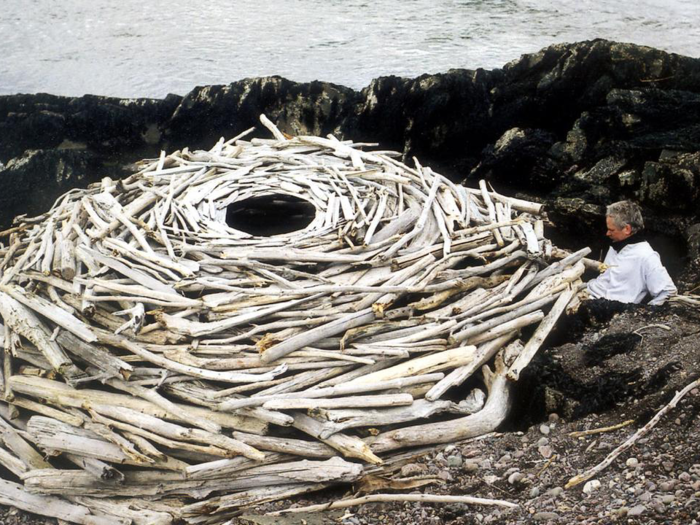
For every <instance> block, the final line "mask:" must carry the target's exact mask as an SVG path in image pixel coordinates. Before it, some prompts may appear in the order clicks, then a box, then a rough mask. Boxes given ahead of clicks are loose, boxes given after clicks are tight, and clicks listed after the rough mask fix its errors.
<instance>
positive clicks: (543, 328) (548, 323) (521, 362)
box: [508, 288, 576, 381]
mask: <svg viewBox="0 0 700 525" xmlns="http://www.w3.org/2000/svg"><path fill="white" fill-rule="evenodd" d="M575 293H576V291H575V290H573V289H571V288H569V289H568V290H566V291H565V292H563V293H562V294H561V295H560V296H559V299H557V301H556V302H555V303H554V306H552V309H551V310H550V312H549V313H548V314H547V317H546V318H545V319H544V320H543V321H542V323H540V325H539V326H538V327H537V330H535V333H534V334H533V335H532V337H531V338H530V340H529V341H528V342H527V343H526V344H525V347H524V348H523V351H522V352H521V353H520V355H519V356H518V357H517V359H516V360H515V362H514V363H513V364H512V365H511V367H510V370H508V379H509V380H511V381H517V380H518V378H519V377H520V373H521V372H522V371H523V369H524V368H525V367H526V366H527V365H528V364H529V363H530V361H531V360H532V358H533V357H534V356H535V354H536V353H537V350H539V348H540V346H541V345H542V343H543V342H544V340H545V338H546V337H547V336H548V335H549V332H551V331H552V328H554V324H555V323H556V322H557V320H558V319H559V316H560V315H561V314H562V313H563V312H564V310H565V309H566V306H567V305H568V304H569V301H571V299H572V298H573V296H574V294H575Z"/></svg>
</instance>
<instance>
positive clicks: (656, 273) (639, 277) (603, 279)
mask: <svg viewBox="0 0 700 525" xmlns="http://www.w3.org/2000/svg"><path fill="white" fill-rule="evenodd" d="M604 263H605V264H606V265H607V266H608V269H607V270H605V272H603V273H602V274H601V275H600V277H597V278H596V279H593V280H591V281H589V282H588V285H587V288H588V293H589V294H590V296H591V297H593V298H594V299H609V300H611V301H620V302H622V303H640V302H642V300H644V297H646V295H647V293H648V294H649V295H651V301H649V304H662V303H663V302H664V301H666V299H668V298H669V297H670V296H672V295H675V294H676V292H677V290H676V286H675V285H674V284H673V281H672V280H671V277H670V276H669V275H668V272H667V271H666V268H664V266H663V264H661V259H660V258H659V254H658V253H656V252H655V251H654V250H653V248H652V247H651V246H649V243H648V242H646V241H641V242H636V243H629V244H626V245H625V246H624V247H622V248H621V249H620V251H619V252H618V251H616V250H615V249H614V248H613V247H610V249H609V250H608V253H607V255H606V256H605V261H604Z"/></svg>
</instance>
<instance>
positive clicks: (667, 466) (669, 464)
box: [661, 461, 673, 472]
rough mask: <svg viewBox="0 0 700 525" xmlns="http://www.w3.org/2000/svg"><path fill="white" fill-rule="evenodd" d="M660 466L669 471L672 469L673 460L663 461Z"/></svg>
mask: <svg viewBox="0 0 700 525" xmlns="http://www.w3.org/2000/svg"><path fill="white" fill-rule="evenodd" d="M661 466H662V467H663V468H665V469H666V471H667V472H671V471H672V470H673V461H663V462H662V463H661Z"/></svg>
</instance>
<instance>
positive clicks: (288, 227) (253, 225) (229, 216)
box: [226, 195, 316, 236]
mask: <svg viewBox="0 0 700 525" xmlns="http://www.w3.org/2000/svg"><path fill="white" fill-rule="evenodd" d="M315 216H316V208H315V207H314V206H313V205H312V204H310V203H309V202H307V201H305V200H304V199H300V198H298V197H293V196H291V195H265V196H263V197H251V198H250V199H245V200H242V201H239V202H234V203H233V204H230V205H229V207H228V209H227V210H226V224H228V225H229V226H230V227H231V228H235V229H237V230H241V231H244V232H246V233H250V234H251V235H259V236H270V235H278V234H281V233H289V232H293V231H297V230H301V229H303V228H305V227H307V226H308V225H309V224H310V223H311V221H313V220H314V217H315Z"/></svg>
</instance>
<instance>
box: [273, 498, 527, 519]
mask: <svg viewBox="0 0 700 525" xmlns="http://www.w3.org/2000/svg"><path fill="white" fill-rule="evenodd" d="M407 501H411V502H418V503H450V504H454V503H465V504H468V505H495V506H498V507H506V508H509V509H517V508H518V507H519V506H518V505H517V504H515V503H511V502H509V501H504V500H500V499H488V498H476V497H474V496H441V495H436V494H370V495H368V496H363V497H361V498H352V499H347V500H338V501H332V502H329V503H322V504H320V505H309V506H307V507H295V508H289V509H285V510H278V511H276V512H268V513H267V515H268V516H282V515H284V514H293V513H298V512H322V511H324V510H333V509H346V508H348V507H356V506H357V505H365V504H367V503H401V502H407Z"/></svg>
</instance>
